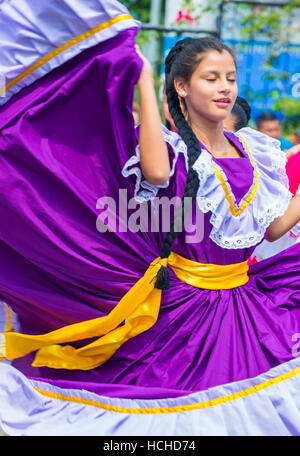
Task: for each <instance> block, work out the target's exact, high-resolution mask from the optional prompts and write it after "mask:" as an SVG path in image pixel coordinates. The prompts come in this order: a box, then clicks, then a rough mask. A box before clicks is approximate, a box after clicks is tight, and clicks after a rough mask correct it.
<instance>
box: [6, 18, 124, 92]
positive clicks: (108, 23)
mask: <svg viewBox="0 0 300 456" xmlns="http://www.w3.org/2000/svg"><path fill="white" fill-rule="evenodd" d="M128 19H133V17H132V16H131V15H130V14H121V15H119V16H117V17H114V18H112V19H110V20H109V21H106V22H103V23H101V24H99V25H97V26H96V27H93V28H92V29H90V30H88V31H87V32H84V33H82V34H81V35H78V36H77V37H75V38H73V39H72V40H70V41H68V42H66V43H64V44H62V45H61V46H59V47H58V48H56V49H54V50H53V51H51V52H49V53H48V54H46V55H44V57H42V58H40V59H39V60H37V61H36V62H35V63H34V64H33V65H31V66H30V67H28V68H27V69H26V70H25V71H23V72H22V73H21V74H20V75H19V76H17V77H16V78H14V79H12V80H11V81H9V82H8V83H7V84H6V85H5V86H3V87H1V88H0V96H2V95H3V94H5V93H6V92H7V91H8V90H9V89H10V88H11V87H13V86H14V85H16V84H18V83H19V82H20V81H22V80H23V79H25V78H26V77H27V76H29V75H31V74H32V73H34V72H35V71H36V70H37V69H39V68H40V67H41V66H43V65H45V63H48V62H49V61H50V60H52V59H53V58H54V57H57V56H58V55H59V54H61V53H62V52H64V51H66V50H67V49H69V48H71V47H72V46H75V45H76V44H78V43H80V42H82V41H85V40H86V39H88V38H90V37H91V36H93V35H95V34H96V33H98V32H100V31H102V30H105V29H107V28H109V27H111V26H112V25H114V24H117V23H118V22H121V21H125V20H128Z"/></svg>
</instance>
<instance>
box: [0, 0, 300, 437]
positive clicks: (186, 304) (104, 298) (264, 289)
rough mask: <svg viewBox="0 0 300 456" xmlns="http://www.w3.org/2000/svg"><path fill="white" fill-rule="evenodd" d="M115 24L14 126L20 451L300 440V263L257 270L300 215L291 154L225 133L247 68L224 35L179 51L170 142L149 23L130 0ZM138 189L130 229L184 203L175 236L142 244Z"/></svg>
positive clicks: (6, 116)
mask: <svg viewBox="0 0 300 456" xmlns="http://www.w3.org/2000/svg"><path fill="white" fill-rule="evenodd" d="M72 2H73V6H74V0H72ZM25 3H26V2H25ZM63 3H64V5H65V4H66V3H65V2H63ZM105 4H106V2H103V1H102V2H98V1H96V0H95V3H94V11H99V13H102V12H103V8H104V7H105ZM112 4H114V9H113V11H110V10H109V8H111V5H112ZM18 7H19V8H21V7H22V2H21V3H19V6H18ZM44 7H45V11H47V14H46V15H45V16H43V15H41V11H40V10H39V14H37V15H36V18H38V20H39V21H41V20H42V19H43V18H45V20H47V18H48V17H49V8H50V7H49V5H48V3H47V2H45V5H44ZM52 7H54V6H53V5H52V6H51V8H52ZM61 7H62V2H60V4H59V8H61ZM39 8H41V4H39ZM109 8H108V9H105V8H104V10H105V14H108V13H109V14H110V16H109V17H111V20H109V21H108V22H107V21H106V22H105V23H103V15H102V16H101V15H100V16H97V17H96V19H97V20H99V19H101V20H102V22H101V21H100V22H101V27H100V28H99V27H98V28H97V30H100V32H101V33H102V32H103V30H106V29H107V28H109V27H113V25H114V24H116V23H117V22H118V21H119V22H120V23H122V21H127V20H128V21H129V22H128V24H127V26H125V27H124V28H123V29H122V30H121V31H120V30H118V29H117V30H115V29H113V28H109V32H110V33H109V34H108V35H105V39H104V40H103V42H99V43H98V44H97V45H95V44H96V43H95V41H92V44H90V45H87V47H86V49H85V50H82V48H80V50H79V52H78V53H77V54H76V55H75V56H74V55H73V58H72V60H68V61H66V62H65V63H64V64H61V63H60V64H59V65H58V66H56V67H55V68H52V71H50V72H49V74H46V75H45V76H44V77H42V78H41V77H40V78H37V79H36V80H35V82H32V79H30V82H29V83H28V85H27V86H26V87H25V88H23V90H20V91H19V92H18V91H17V90H16V91H15V92H14V94H13V95H11V98H10V99H8V100H6V103H5V104H4V106H3V107H2V109H1V116H0V120H1V131H2V136H1V138H0V147H1V150H2V153H1V165H2V166H1V171H0V172H1V185H2V189H3V192H2V194H1V220H3V221H5V223H3V225H2V228H1V243H0V261H1V262H2V263H1V266H3V268H2V273H1V279H0V280H1V283H0V295H1V296H2V297H3V298H4V301H5V304H3V306H2V310H3V313H5V314H6V315H7V319H6V321H4V322H3V334H2V338H3V345H2V352H3V361H2V363H0V382H1V388H0V399H1V402H0V405H1V407H0V418H1V424H2V426H3V428H4V430H5V431H6V432H7V433H8V434H17V435H20V434H22V435H24V434H26V435H37V434H41V435H46V434H52V435H53V434H54V435H58V434H62V435H66V434H67V435H70V434H73V435H75V434H76V435H79V434H80V435H86V434H91V435H110V436H112V435H198V434H202V435H212V434H215V435H224V434H225V435H237V434H239V435H254V434H255V435H257V434H258V433H259V434H264V435H270V434H274V433H275V434H277V435H278V434H297V433H299V422H300V419H299V414H300V398H299V393H298V392H299V385H300V379H299V372H300V360H299V358H298V357H297V355H298V346H299V344H298V339H297V337H298V335H299V332H300V327H299V326H300V292H299V285H300V270H299V252H300V251H299V247H298V246H296V247H295V248H293V250H291V249H288V250H286V251H285V252H282V253H280V254H279V255H277V256H276V257H274V258H273V259H271V260H265V261H263V262H261V263H260V264H256V265H254V266H251V267H250V268H249V267H248V263H247V260H248V258H249V257H250V255H251V253H252V252H253V250H254V248H255V246H256V245H257V244H258V243H259V242H261V240H262V239H263V238H264V237H265V236H267V237H268V239H271V240H272V239H276V238H278V237H279V236H281V235H282V234H284V232H286V231H288V230H289V228H290V227H291V226H293V225H294V224H295V223H296V221H298V220H299V218H300V210H299V197H295V198H293V199H292V198H291V196H292V195H291V194H290V192H289V190H288V189H287V187H286V180H285V173H284V167H285V159H284V156H283V155H282V154H281V151H280V148H279V146H278V142H277V141H275V140H272V139H270V138H268V137H267V136H265V135H263V134H261V133H259V132H256V131H254V130H251V129H248V128H246V129H242V130H240V131H239V132H238V134H234V133H231V132H223V121H224V119H226V117H227V116H228V115H229V114H230V111H231V109H232V107H233V105H234V102H235V99H236V96H237V85H236V71H237V68H236V64H235V60H234V56H233V54H232V52H231V51H230V49H229V48H227V47H226V46H225V45H224V44H222V43H221V42H219V41H218V40H215V39H210V38H203V39H187V40H184V41H180V42H179V43H177V44H176V46H175V47H174V48H173V49H172V50H171V51H170V53H169V55H168V57H167V59H166V92H167V98H168V104H169V110H170V113H171V115H172V118H173V119H174V121H175V124H176V127H177V129H178V133H177V132H170V131H168V130H167V129H165V128H163V127H162V126H161V121H160V118H159V111H158V107H157V101H156V98H155V92H154V87H153V78H152V71H151V67H150V65H149V63H148V62H147V60H146V59H145V58H144V57H143V56H142V55H141V54H140V53H139V51H138V50H136V48H135V34H136V24H135V23H134V21H132V19H130V18H129V17H128V16H127V15H126V11H124V8H123V7H122V6H121V5H120V4H118V2H112V1H110V2H109ZM60 11H61V10H60ZM67 11H68V10H66V12H65V15H66V16H65V19H64V20H65V23H66V24H68V23H69V24H72V21H71V20H70V22H68V16H67ZM73 11H74V10H73V9H72V12H73ZM78 11H85V9H84V8H83V9H80V8H79V9H78ZM72 14H73V13H72ZM92 16H93V15H92V14H91V12H89V14H88V15H87V23H88V24H89V26H90V27H91V25H94V24H91V17H92ZM12 17H14V18H15V17H16V16H15V15H12ZM19 17H21V18H24V17H26V15H24V14H23V15H21V14H20V16H19ZM6 22H7V21H6ZM119 22H118V23H119ZM32 23H33V22H32V21H31V25H32ZM38 25H39V28H38V30H40V32H39V33H40V34H41V31H42V30H43V24H42V23H39V24H38ZM47 27H49V24H48V22H47ZM95 27H96V25H95ZM95 27H94V28H93V29H91V30H95ZM105 27H106V28H105ZM19 30H22V28H21V27H19ZM64 30H69V31H71V30H72V27H70V28H67V27H64ZM37 33H38V32H37ZM97 33H98V32H97ZM112 35H113V37H111V36H112ZM41 36H46V35H45V33H44V34H41ZM51 36H56V35H55V34H51ZM89 36H90V34H89V33H85V34H84V36H83V37H82V40H81V41H80V40H79V39H77V40H73V41H72V43H74V41H75V42H78V43H79V42H80V43H82V42H85V41H84V39H86V37H89ZM15 38H16V37H15V35H14V36H13V38H12V39H13V40H14V39H15ZM30 43H31V42H30ZM30 43H29V44H30ZM10 49H13V47H11V48H10ZM17 49H18V54H17V55H18V56H19V47H18V46H17ZM58 49H60V48H58ZM64 49H66V46H64ZM55 52H56V53H55V54H53V55H55V56H57V52H58V50H56V51H55ZM27 55H28V53H27ZM47 55H48V54H47ZM43 61H44V60H43ZM34 68H38V66H37V65H36V66H35V67H34ZM26 74H28V71H27V73H26ZM34 75H35V73H34ZM18 81H20V78H18ZM136 82H137V83H138V86H139V90H140V110H141V124H140V127H139V129H138V130H137V131H136V134H135V131H134V121H133V117H132V112H131V111H132V101H133V92H134V86H135V83H136ZM8 88H9V87H8ZM125 88H126V90H125ZM8 95H10V93H9V92H8ZM181 105H182V107H183V109H181ZM136 136H138V144H137V146H136V144H135V141H136V139H135V137H136ZM135 146H136V147H135ZM120 189H126V192H128V196H129V197H133V198H134V199H133V200H131V202H130V205H128V208H127V209H128V216H129V222H130V223H131V222H132V221H133V220H137V218H138V217H137V213H136V212H134V210H135V207H134V205H133V202H134V201H135V202H139V203H141V204H144V207H146V206H147V208H148V209H149V210H152V209H153V208H154V209H153V210H154V213H156V214H157V213H158V212H157V211H158V209H161V207H160V208H158V209H157V206H156V204H157V203H158V202H159V203H160V204H161V206H162V212H163V213H164V214H165V213H166V207H165V206H164V205H163V204H165V203H166V202H170V200H171V199H172V198H173V197H174V196H177V197H178V201H179V202H178V201H177V206H176V207H177V210H176V211H175V215H174V218H173V219H172V223H171V226H170V229H169V230H163V229H161V230H158V231H157V230H152V231H151V229H148V230H147V229H144V230H142V229H141V230H140V231H139V232H135V231H134V229H132V230H128V229H127V231H126V228H128V227H126V223H123V222H124V220H125V221H126V218H125V219H124V218H123V217H122V216H121V214H120V212H119V213H117V214H116V211H115V209H116V207H113V205H111V206H110V204H111V202H112V201H114V202H117V203H118V202H120V201H121V200H122V198H123V196H124V195H123V193H121V194H120ZM162 197H165V199H164V200H163V199H162ZM101 198H103V199H101ZM158 198H159V201H158ZM180 202H182V204H180ZM105 205H106V206H105ZM107 206H109V208H108V209H107ZM116 206H118V204H116ZM182 206H183V209H182ZM95 207H96V209H97V210H95ZM120 208H121V209H122V210H123V209H124V208H123V206H122V205H121V206H120ZM178 208H179V209H182V210H181V211H180V210H179V209H178ZM100 210H101V211H103V212H104V215H105V216H104V218H102V219H101V220H100V219H99V220H97V228H98V231H97V230H96V227H95V225H96V223H95V221H96V216H97V214H98V212H99V211H100ZM155 210H156V212H155ZM139 214H141V213H139ZM191 214H192V215H193V217H188V216H189V215H191ZM199 214H200V217H199ZM134 217H135V218H134ZM182 217H183V224H182V226H183V229H182V230H178V229H177V228H178V227H180V222H181V221H182ZM197 217H198V218H197ZM106 219H108V220H109V229H106V230H105V229H104V228H105V226H104V225H105V224H104V223H103V220H104V221H105V220H106ZM195 219H196V220H198V223H194V220H195ZM100 222H102V224H101V223H100ZM116 222H119V223H116ZM130 223H128V224H129V225H130ZM116 224H117V228H116V226H115V225H116ZM17 227H19V228H21V229H17ZM148 227H150V228H151V223H150V222H149V226H148ZM106 228H107V226H106ZM100 231H101V232H100ZM166 231H167V232H166ZM14 319H17V327H16V325H14V323H15V320H14ZM297 344H298V345H297ZM266 418H267V419H266Z"/></svg>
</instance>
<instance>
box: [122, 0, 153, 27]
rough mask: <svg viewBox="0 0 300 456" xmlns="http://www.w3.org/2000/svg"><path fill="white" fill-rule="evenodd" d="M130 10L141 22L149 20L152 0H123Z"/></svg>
mask: <svg viewBox="0 0 300 456" xmlns="http://www.w3.org/2000/svg"><path fill="white" fill-rule="evenodd" d="M121 3H122V4H123V5H125V6H126V8H127V9H128V10H129V12H130V13H131V14H132V15H133V16H134V17H135V18H136V19H137V20H138V21H141V22H149V20H150V7H151V0H121Z"/></svg>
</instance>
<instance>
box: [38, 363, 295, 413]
mask: <svg viewBox="0 0 300 456" xmlns="http://www.w3.org/2000/svg"><path fill="white" fill-rule="evenodd" d="M299 374H300V367H297V368H295V369H293V370H291V371H290V372H287V373H285V374H282V375H279V376H277V377H274V378H272V379H269V380H267V381H265V382H262V383H259V384H258V385H255V386H252V387H249V388H246V389H244V390H241V391H238V392H236V393H232V394H228V395H226V396H222V397H217V398H215V399H211V400H209V401H204V402H198V403H195V404H187V405H179V406H174V407H157V408H156V407H155V408H146V407H145V408H129V407H119V406H115V405H111V404H104V403H101V402H97V401H94V400H90V399H85V398H81V397H75V396H68V395H64V394H59V393H53V392H52V391H47V390H44V389H41V388H37V387H35V386H34V389H35V390H36V391H38V392H39V393H41V394H42V395H43V396H46V397H49V398H52V399H58V400H62V401H68V402H76V403H79V404H83V405H90V406H92V407H97V408H100V409H102V410H106V411H109V412H116V413H126V414H136V415H149V414H166V413H181V412H191V411H193V410H199V409H205V408H209V407H213V406H215V405H220V404H224V403H226V402H233V401H235V400H236V399H241V398H244V397H246V396H250V395H252V394H255V393H258V392H260V391H263V390H265V389H266V388H269V387H270V386H273V385H277V384H280V383H282V382H284V381H286V380H289V379H291V378H293V377H296V376H297V375H299Z"/></svg>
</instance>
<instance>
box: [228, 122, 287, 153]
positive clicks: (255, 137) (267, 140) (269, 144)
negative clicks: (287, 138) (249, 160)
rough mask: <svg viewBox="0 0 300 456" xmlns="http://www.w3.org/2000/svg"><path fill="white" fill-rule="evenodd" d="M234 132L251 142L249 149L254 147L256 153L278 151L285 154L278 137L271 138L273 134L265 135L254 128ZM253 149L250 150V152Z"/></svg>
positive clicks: (248, 142)
mask: <svg viewBox="0 0 300 456" xmlns="http://www.w3.org/2000/svg"><path fill="white" fill-rule="evenodd" d="M234 134H235V135H236V136H237V137H238V138H241V139H244V141H245V142H246V143H247V144H249V149H252V151H253V152H254V153H257V152H264V153H265V154H268V153H274V152H276V153H277V154H282V155H283V156H285V154H284V152H283V151H282V150H281V147H280V141H279V140H278V139H275V138H271V136H268V135H265V134H264V133H262V132H260V131H258V130H256V129H254V128H251V127H245V128H241V129H240V130H238V131H237V132H235V133H234ZM252 151H251V150H250V152H252Z"/></svg>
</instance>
